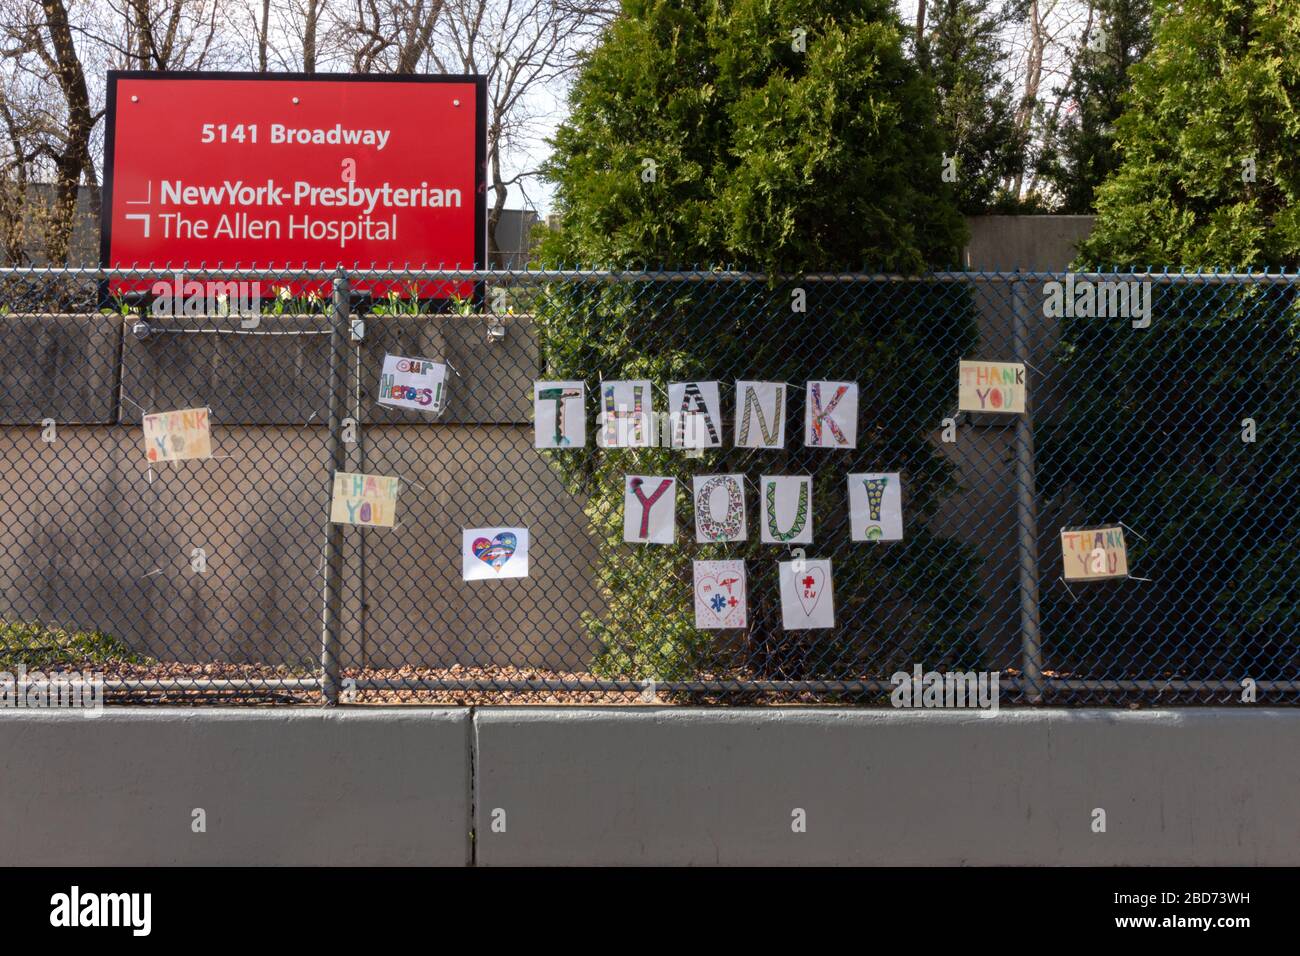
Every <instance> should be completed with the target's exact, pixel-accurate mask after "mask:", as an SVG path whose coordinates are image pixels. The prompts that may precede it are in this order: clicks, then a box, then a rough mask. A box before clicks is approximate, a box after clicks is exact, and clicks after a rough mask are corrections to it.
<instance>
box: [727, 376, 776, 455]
mask: <svg viewBox="0 0 1300 956" xmlns="http://www.w3.org/2000/svg"><path fill="white" fill-rule="evenodd" d="M785 393H786V387H785V383H784V382H737V383H736V447H737V448H784V447H785Z"/></svg>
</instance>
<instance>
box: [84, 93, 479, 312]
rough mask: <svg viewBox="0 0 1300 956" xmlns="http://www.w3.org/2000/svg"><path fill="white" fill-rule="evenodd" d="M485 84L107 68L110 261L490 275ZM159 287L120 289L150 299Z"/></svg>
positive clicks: (106, 258)
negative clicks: (485, 270)
mask: <svg viewBox="0 0 1300 956" xmlns="http://www.w3.org/2000/svg"><path fill="white" fill-rule="evenodd" d="M484 84H485V81H484V80H483V78H482V77H474V76H465V77H452V76H424V77H413V76H401V77H395V76H394V77H387V76H386V77H379V76H368V77H362V76H321V75H316V76H305V75H299V74H279V75H266V74H248V73H150V72H136V71H110V72H109V80H108V126H107V134H106V139H105V172H104V202H103V213H102V217H103V220H102V241H101V260H102V262H103V264H104V265H106V266H112V267H123V268H140V269H159V268H170V269H172V270H175V269H182V268H185V267H188V268H190V269H196V268H198V267H200V266H203V267H205V268H209V269H214V268H219V267H220V268H233V267H235V266H237V265H238V266H239V267H242V268H257V267H263V268H276V267H279V268H284V269H289V268H298V269H302V268H304V267H305V268H310V269H334V268H336V267H337V266H340V265H341V266H344V267H346V268H348V269H366V268H372V269H393V268H397V269H400V268H406V267H411V268H429V269H466V270H468V269H474V268H482V267H483V265H484V261H485V257H484V249H485V240H486V218H485V202H486V194H485V189H484V177H483V170H484V153H483V150H484V117H485V115H486V114H485V98H484V92H485V85H484ZM155 278H156V277H149V278H146V279H141V280H139V281H115V282H114V283H113V284H112V287H111V289H110V291H112V292H114V293H118V292H124V291H148V290H149V289H150V287H151V286H152V285H153V281H154V279H155ZM285 284H288V283H276V282H267V283H265V284H264V285H263V287H262V288H261V289H260V290H259V292H260V294H261V295H262V296H263V297H267V298H269V296H270V294H271V290H270V289H269V288H267V286H271V285H274V286H281V285H285ZM353 287H354V288H360V289H369V290H370V291H371V292H372V293H373V294H375V295H382V294H385V293H387V292H388V291H390V284H388V283H381V282H373V283H369V284H367V283H365V282H355V283H354V284H353ZM291 291H293V292H295V293H301V292H305V291H317V292H321V293H324V292H325V291H327V289H325V288H324V287H323V284H316V286H315V287H314V288H311V289H307V288H304V287H303V286H297V285H294V286H291ZM391 291H394V292H397V293H398V294H401V295H404V296H405V295H410V294H416V295H418V296H419V297H421V298H433V297H447V296H450V295H452V294H455V295H458V296H462V297H464V296H468V295H471V294H472V293H473V291H474V288H473V284H472V283H468V282H457V283H451V282H424V283H422V284H420V285H419V286H417V287H414V288H412V287H411V285H410V283H407V282H394V283H392V284H391Z"/></svg>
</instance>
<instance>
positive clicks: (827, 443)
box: [803, 382, 858, 448]
mask: <svg viewBox="0 0 1300 956" xmlns="http://www.w3.org/2000/svg"><path fill="white" fill-rule="evenodd" d="M803 443H804V444H805V445H807V446H808V447H809V448H857V447H858V386H857V383H856V382H809V383H808V399H807V403H806V404H805V406H804V426H803Z"/></svg>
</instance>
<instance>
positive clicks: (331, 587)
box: [320, 267, 349, 705]
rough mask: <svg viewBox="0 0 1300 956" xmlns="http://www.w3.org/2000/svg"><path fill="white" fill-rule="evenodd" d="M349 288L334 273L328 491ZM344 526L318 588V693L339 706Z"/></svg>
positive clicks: (338, 457)
mask: <svg viewBox="0 0 1300 956" xmlns="http://www.w3.org/2000/svg"><path fill="white" fill-rule="evenodd" d="M348 299H349V288H348V277H347V273H346V272H344V271H343V269H342V267H340V268H339V269H338V271H337V272H336V273H335V274H334V305H333V308H332V309H331V312H330V335H329V343H330V375H329V403H330V410H329V439H328V440H329V461H330V471H329V490H330V494H331V496H332V495H333V489H334V474H335V472H338V471H342V470H343V468H344V466H345V459H344V454H345V453H344V447H343V417H344V414H345V408H346V402H347V398H348V396H347V378H348V368H347V361H348V356H347V355H345V353H344V351H343V350H344V348H345V347H346V344H347V342H348V318H349V301H348ZM342 589H343V526H342V525H340V524H335V523H334V522H332V521H327V522H326V524H325V580H324V583H323V584H322V585H321V590H322V595H321V649H320V664H321V694H322V696H323V697H324V700H325V703H326V705H334V704H337V703H338V697H339V632H340V628H341V626H342V615H343V590H342Z"/></svg>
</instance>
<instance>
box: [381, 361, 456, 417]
mask: <svg viewBox="0 0 1300 956" xmlns="http://www.w3.org/2000/svg"><path fill="white" fill-rule="evenodd" d="M446 386H447V366H446V365H444V364H442V363H441V362H431V361H429V360H428V359H422V358H407V357H406V356H403V355H385V356H384V368H383V371H382V372H381V373H380V375H379V397H378V398H377V399H375V401H377V402H378V403H379V404H380V405H389V406H391V407H393V408H412V409H414V410H415V411H417V412H440V411H442V402H443V399H444V398H445V397H446V396H445V395H444V390H445V389H446Z"/></svg>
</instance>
